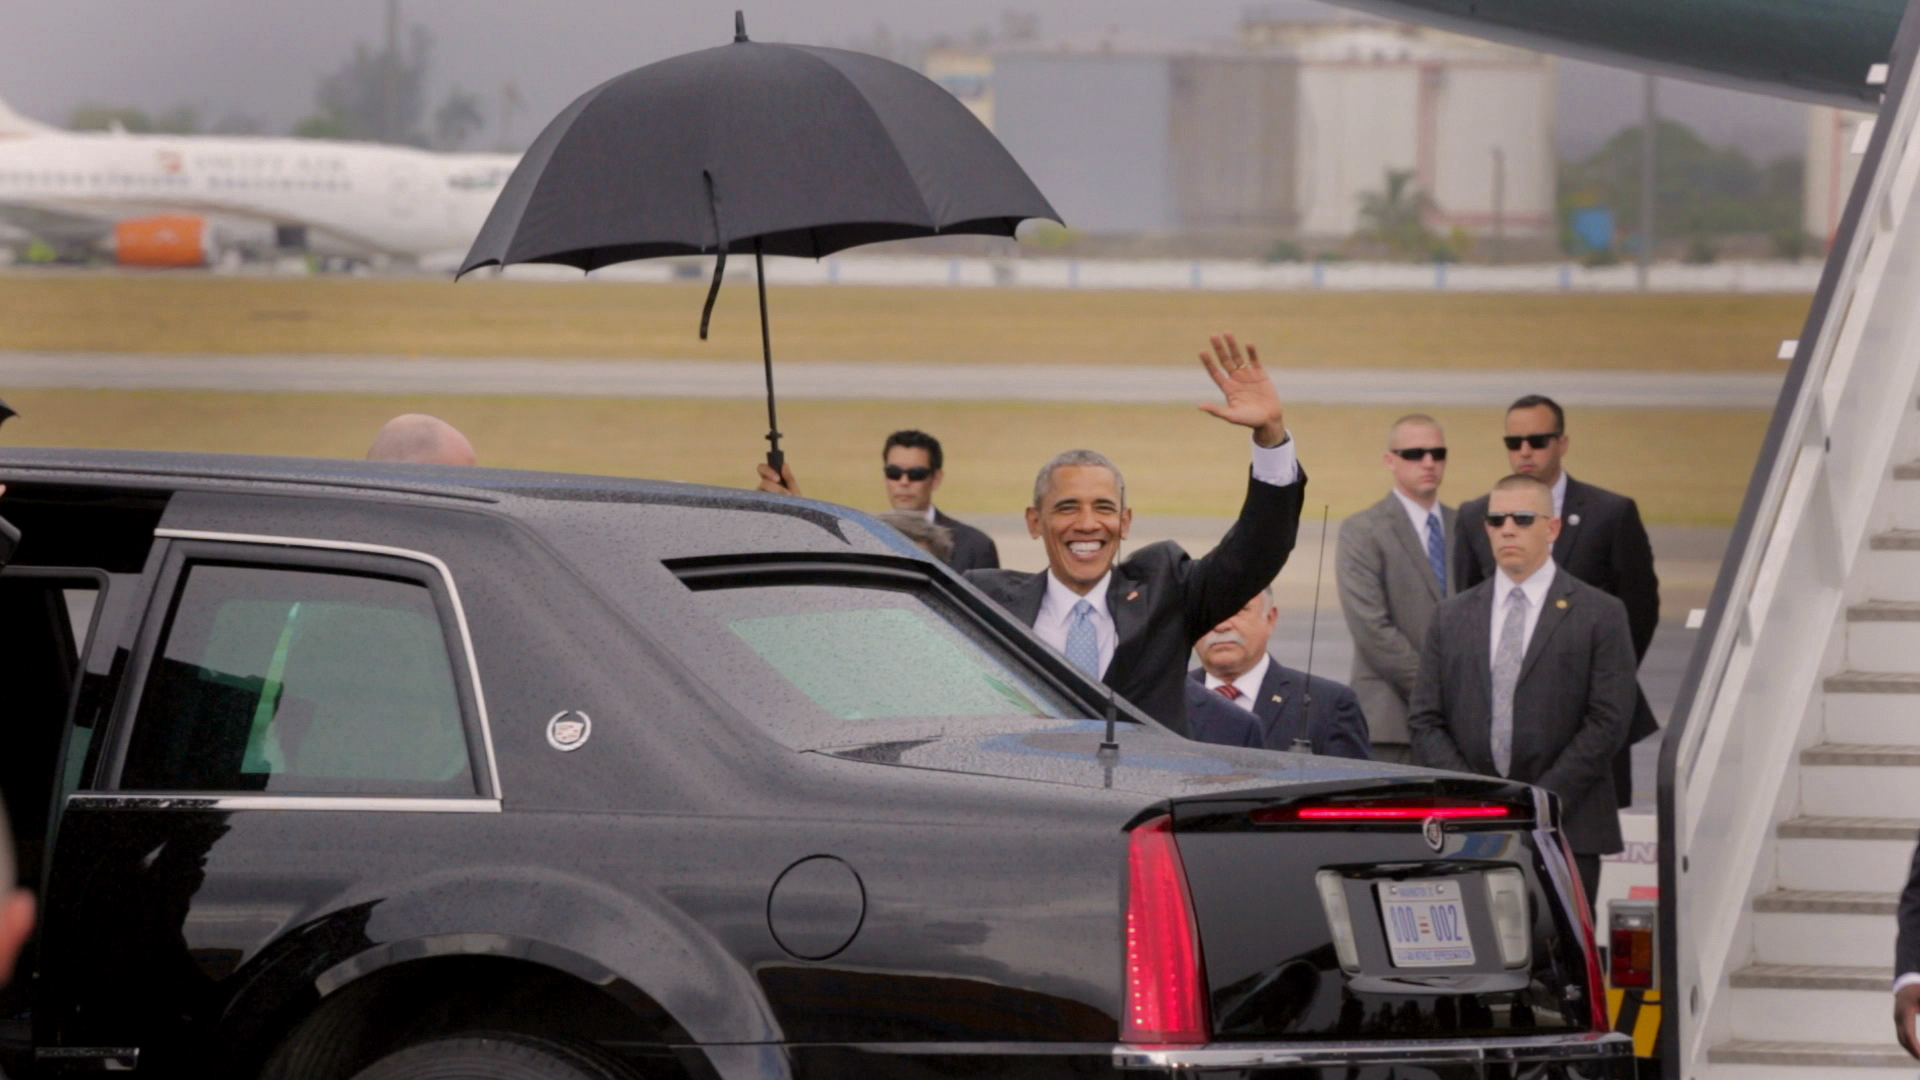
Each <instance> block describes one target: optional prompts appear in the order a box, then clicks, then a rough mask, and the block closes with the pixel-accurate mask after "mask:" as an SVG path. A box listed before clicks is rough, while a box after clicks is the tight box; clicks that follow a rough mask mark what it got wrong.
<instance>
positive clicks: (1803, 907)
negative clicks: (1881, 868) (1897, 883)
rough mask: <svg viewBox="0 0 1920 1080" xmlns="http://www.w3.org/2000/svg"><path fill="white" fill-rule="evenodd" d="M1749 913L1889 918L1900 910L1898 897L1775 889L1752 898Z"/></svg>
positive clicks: (1814, 890) (1880, 894) (1864, 893)
mask: <svg viewBox="0 0 1920 1080" xmlns="http://www.w3.org/2000/svg"><path fill="white" fill-rule="evenodd" d="M1753 910H1755V911H1759V912H1792V913H1795V914H1802V915H1893V914H1896V913H1898V912H1899V910H1900V894H1899V893H1875V892H1832V891H1821V890H1818V889H1776V890H1774V891H1773V892H1770V893H1761V894H1760V895H1759V896H1756V897H1754V898H1753Z"/></svg>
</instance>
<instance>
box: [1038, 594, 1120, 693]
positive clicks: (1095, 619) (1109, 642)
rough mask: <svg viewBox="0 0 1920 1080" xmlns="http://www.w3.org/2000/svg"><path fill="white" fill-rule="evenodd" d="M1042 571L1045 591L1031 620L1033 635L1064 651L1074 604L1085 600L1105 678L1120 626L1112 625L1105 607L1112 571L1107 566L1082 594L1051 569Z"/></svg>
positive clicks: (1111, 619) (1111, 617) (1117, 641)
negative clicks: (1068, 586)
mask: <svg viewBox="0 0 1920 1080" xmlns="http://www.w3.org/2000/svg"><path fill="white" fill-rule="evenodd" d="M1046 574H1047V592H1046V595H1044V596H1042V597H1041V598H1040V611H1039V614H1037V615H1036V616H1035V617H1034V620H1033V633H1034V636H1035V637H1037V638H1039V639H1040V640H1041V641H1044V642H1046V643H1047V644H1049V645H1051V646H1053V647H1054V648H1055V649H1058V650H1059V651H1060V652H1061V653H1063V654H1064V653H1065V652H1066V651H1067V633H1068V631H1070V630H1071V629H1072V628H1073V608H1074V605H1075V604H1078V603H1079V602H1080V601H1082V600H1085V601H1086V602H1087V603H1088V605H1090V606H1091V607H1092V608H1093V611H1092V614H1091V616H1090V621H1091V622H1092V623H1093V637H1094V644H1095V646H1096V647H1097V648H1098V649H1099V653H1100V676H1101V677H1102V678H1105V677H1106V673H1107V665H1109V664H1111V663H1113V654H1114V652H1115V651H1117V650H1118V649H1119V648H1120V628H1119V627H1117V626H1115V625H1114V623H1113V616H1112V615H1111V614H1110V613H1109V612H1108V611H1107V587H1108V586H1109V585H1110V584H1112V582H1113V571H1112V570H1108V571H1107V572H1106V574H1105V575H1103V576H1102V577H1101V578H1100V581H1099V583H1098V584H1096V585H1095V586H1094V587H1093V588H1092V589H1090V590H1088V591H1087V595H1085V596H1081V595H1080V594H1079V593H1076V592H1074V591H1073V590H1072V589H1069V588H1067V587H1066V585H1065V584H1063V583H1062V582H1061V581H1060V579H1059V578H1057V577H1054V576H1053V571H1052V570H1051V569H1049V570H1047V571H1046Z"/></svg>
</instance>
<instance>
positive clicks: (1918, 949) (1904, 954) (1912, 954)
mask: <svg viewBox="0 0 1920 1080" xmlns="http://www.w3.org/2000/svg"><path fill="white" fill-rule="evenodd" d="M1913 971H1920V847H1916V848H1914V850H1913V863H1912V865H1910V866H1909V867H1908V868H1907V887H1906V888H1905V889H1903V890H1901V892H1900V936H1899V937H1898V938H1896V939H1895V940H1894V945H1893V977H1894V978H1896V979H1897V978H1899V977H1900V976H1902V975H1905V974H1907V973H1908V972H1913Z"/></svg>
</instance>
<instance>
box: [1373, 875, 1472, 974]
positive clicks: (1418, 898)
mask: <svg viewBox="0 0 1920 1080" xmlns="http://www.w3.org/2000/svg"><path fill="white" fill-rule="evenodd" d="M1376 888H1378V889H1379V890H1380V913H1381V916H1382V917H1383V918H1384V920H1385V921H1386V925H1387V948H1388V949H1389V951H1391V952H1392V954H1393V966H1394V967H1403V968H1416V967H1468V966H1471V965H1472V964H1473V934H1472V933H1471V932H1470V931H1468V929H1467V909H1466V905H1465V904H1463V903H1461V900H1460V883H1459V882H1458V881H1451V880H1447V881H1382V882H1380V883H1379V884H1378V885H1377V886H1376Z"/></svg>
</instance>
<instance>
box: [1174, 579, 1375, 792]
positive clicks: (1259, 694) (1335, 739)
mask: <svg viewBox="0 0 1920 1080" xmlns="http://www.w3.org/2000/svg"><path fill="white" fill-rule="evenodd" d="M1279 614H1280V610H1279V609H1278V608H1277V607H1275V606H1274V603H1273V590H1272V589H1263V590H1261V591H1260V593H1259V594H1258V595H1256V596H1255V597H1254V598H1253V599H1251V600H1249V601H1247V602H1246V605H1245V606H1243V607H1242V608H1241V609H1240V610H1239V611H1237V612H1235V613H1234V614H1233V615H1232V616H1231V617H1230V618H1228V619H1226V620H1224V621H1222V622H1221V623H1220V625H1218V626H1216V627H1214V628H1213V629H1212V630H1209V631H1207V633H1206V636H1205V637H1202V638H1201V639H1200V641H1199V642H1198V643H1197V644H1196V645H1195V646H1194V648H1193V651H1194V653H1195V654H1196V655H1197V656H1199V658H1200V666H1199V667H1198V668H1195V669H1194V670H1192V671H1190V672H1188V673H1187V716H1188V717H1189V718H1192V717H1195V716H1197V715H1200V711H1201V709H1202V707H1210V706H1211V705H1212V703H1213V702H1216V701H1218V702H1223V703H1227V704H1230V705H1231V706H1232V707H1233V708H1234V711H1236V712H1239V713H1241V714H1242V715H1244V716H1250V717H1252V718H1254V719H1255V720H1256V721H1257V722H1258V724H1259V731H1260V741H1259V743H1257V744H1256V745H1260V746H1265V747H1266V748H1267V749H1269V750H1292V749H1294V748H1295V745H1296V743H1302V742H1303V743H1305V744H1306V747H1307V749H1309V750H1311V752H1313V753H1315V754H1327V755H1331V756H1333V757H1345V758H1359V759H1361V760H1363V761H1364V760H1367V759H1369V758H1371V757H1372V754H1371V753H1370V752H1369V748H1368V745H1367V718H1366V717H1365V716H1364V715H1362V713H1361V711H1360V702H1359V700H1358V699H1357V698H1355V697H1354V695H1353V691H1351V690H1349V689H1347V688H1346V687H1344V686H1342V685H1340V684H1339V683H1337V682H1334V681H1333V680H1332V679H1326V678H1321V677H1320V676H1318V675H1315V676H1312V677H1311V678H1309V677H1308V676H1307V675H1306V674H1305V673H1304V672H1299V671H1295V670H1293V669H1292V668H1289V667H1285V666H1282V665H1281V663H1280V662H1279V661H1278V660H1275V659H1274V658H1273V657H1272V656H1271V655H1269V654H1268V653H1267V643H1268V641H1270V640H1271V639H1272V637H1273V624H1274V623H1275V622H1276V621H1277V620H1278V618H1279ZM1194 738H1196V739H1198V738H1201V736H1200V735H1199V734H1198V732H1197V731H1196V733H1195V734H1194Z"/></svg>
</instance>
